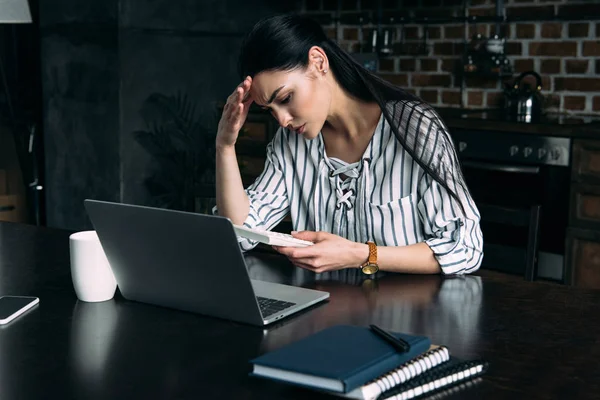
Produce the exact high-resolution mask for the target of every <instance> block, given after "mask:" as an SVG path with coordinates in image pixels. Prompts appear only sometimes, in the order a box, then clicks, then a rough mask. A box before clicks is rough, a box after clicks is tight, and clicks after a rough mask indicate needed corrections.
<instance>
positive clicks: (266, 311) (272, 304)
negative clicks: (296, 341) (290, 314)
mask: <svg viewBox="0 0 600 400" xmlns="http://www.w3.org/2000/svg"><path fill="white" fill-rule="evenodd" d="M256 299H257V300H258V306H259V307H260V312H261V314H262V316H263V318H267V317H268V316H269V315H273V314H275V313H276V312H279V311H281V310H285V309H286V308H289V307H291V306H295V305H296V303H290V302H289V301H281V300H275V299H267V298H266V297H258V296H257V297H256Z"/></svg>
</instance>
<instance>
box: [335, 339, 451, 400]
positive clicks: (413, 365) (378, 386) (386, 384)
mask: <svg viewBox="0 0 600 400" xmlns="http://www.w3.org/2000/svg"><path fill="white" fill-rule="evenodd" d="M449 360H450V352H449V351H448V348H446V347H444V346H437V345H431V347H430V348H429V351H427V352H425V353H423V354H421V355H420V356H418V357H416V358H414V359H412V360H410V361H409V362H407V363H404V364H402V365H400V366H399V367H397V368H394V369H393V370H391V371H389V372H387V373H386V374H385V375H382V376H380V377H379V378H377V379H376V380H373V381H371V382H368V383H367V384H365V385H363V386H361V387H358V388H356V389H354V390H353V391H351V392H348V393H340V394H338V395H339V396H341V397H345V398H350V399H364V400H373V399H377V398H378V397H379V396H380V395H381V394H382V393H385V392H387V391H389V390H391V389H393V388H395V387H396V386H398V385H403V384H404V383H406V382H408V381H411V380H412V379H413V378H415V377H417V376H419V375H422V374H424V373H426V372H427V371H429V370H431V369H433V368H435V367H437V366H439V365H442V364H444V363H446V362H448V361H449ZM336 394H337V393H336Z"/></svg>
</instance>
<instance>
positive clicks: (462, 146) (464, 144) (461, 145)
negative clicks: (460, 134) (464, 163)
mask: <svg viewBox="0 0 600 400" xmlns="http://www.w3.org/2000/svg"><path fill="white" fill-rule="evenodd" d="M466 148H467V142H458V151H465V149H466Z"/></svg>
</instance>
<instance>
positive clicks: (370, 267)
mask: <svg viewBox="0 0 600 400" xmlns="http://www.w3.org/2000/svg"><path fill="white" fill-rule="evenodd" d="M377 271H379V267H378V266H377V264H367V265H364V266H363V267H362V272H363V273H365V274H367V275H372V274H374V273H375V272H377Z"/></svg>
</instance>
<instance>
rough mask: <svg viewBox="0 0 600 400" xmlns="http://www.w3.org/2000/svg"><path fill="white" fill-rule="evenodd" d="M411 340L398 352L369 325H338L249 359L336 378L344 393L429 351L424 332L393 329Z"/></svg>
mask: <svg viewBox="0 0 600 400" xmlns="http://www.w3.org/2000/svg"><path fill="white" fill-rule="evenodd" d="M390 333H391V334H392V335H394V336H396V337H401V338H403V339H404V340H406V341H407V342H408V343H409V344H410V350H409V351H408V352H406V353H398V352H396V350H395V349H394V348H393V347H392V346H390V345H389V344H388V343H387V342H386V341H385V340H383V339H382V338H380V337H379V336H377V335H376V334H375V333H374V332H373V331H371V330H370V329H369V328H366V327H359V326H351V325H337V326H334V327H331V328H327V329H325V330H322V331H320V332H317V333H315V334H313V335H311V336H309V337H307V338H304V339H302V340H299V341H297V342H294V343H291V344H289V345H287V346H285V347H282V348H281V349H278V350H275V351H272V352H269V353H267V354H264V355H262V356H260V357H258V358H255V359H253V360H251V361H250V362H251V363H253V364H257V365H262V366H265V367H271V368H278V369H282V370H287V371H293V372H297V373H302V374H307V375H314V376H318V377H322V378H329V379H336V380H338V381H340V382H342V384H343V386H344V393H347V392H349V391H351V390H353V389H355V388H357V387H358V386H361V385H363V384H365V383H366V382H368V381H371V380H373V379H375V378H377V377H379V376H380V375H383V374H384V373H386V372H388V371H389V370H391V369H393V368H394V367H397V366H399V365H400V364H403V363H405V362H407V361H409V360H411V359H413V358H414V357H416V356H418V355H420V354H422V353H424V352H426V351H427V350H428V349H429V346H430V344H431V341H430V340H429V338H427V337H425V336H414V335H407V334H401V333H393V332H390Z"/></svg>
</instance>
